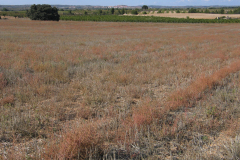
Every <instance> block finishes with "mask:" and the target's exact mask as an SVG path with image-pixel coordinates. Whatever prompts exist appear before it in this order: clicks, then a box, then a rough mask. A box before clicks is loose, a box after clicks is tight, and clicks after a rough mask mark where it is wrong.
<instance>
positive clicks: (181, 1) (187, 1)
mask: <svg viewBox="0 0 240 160" xmlns="http://www.w3.org/2000/svg"><path fill="white" fill-rule="evenodd" d="M24 4H50V5H54V4H62V5H100V6H115V5H128V6H138V5H161V6H192V5H193V6H195V5H198V6H199V5H200V6H208V5H228V6H232V5H237V6H240V0H67V1H66V0H7V1H6V0H0V5H24Z"/></svg>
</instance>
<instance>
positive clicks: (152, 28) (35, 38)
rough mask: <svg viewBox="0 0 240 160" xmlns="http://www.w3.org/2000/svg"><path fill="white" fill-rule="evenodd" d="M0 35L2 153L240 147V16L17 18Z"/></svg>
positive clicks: (87, 154) (77, 154) (180, 152)
mask: <svg viewBox="0 0 240 160" xmlns="http://www.w3.org/2000/svg"><path fill="white" fill-rule="evenodd" d="M0 40H1V45H0V57H1V59H0V105H1V106H0V127H1V130H0V141H1V145H0V158H2V159H14V158H16V157H17V156H18V157H23V159H25V158H26V159H27V158H32V159H41V158H45V159H49V158H52V159H111V158H113V159H114V158H116V159H134V158H135V159H168V158H174V157H175V158H177V159H211V157H215V158H222V157H221V156H225V157H223V158H229V157H231V156H232V157H235V158H236V157H238V156H239V155H238V154H237V153H238V150H239V148H238V144H239V143H238V141H237V140H238V139H237V138H236V139H235V140H233V138H234V137H238V136H239V134H240V130H239V127H238V126H239V118H240V114H239V113H240V110H239V107H238V106H239V93H240V92H239V86H240V83H239V73H240V72H239V70H240V66H239V64H240V63H239V55H240V53H239V50H240V46H239V24H155V23H104V22H101V23H95V22H64V21H60V22H43V21H29V20H22V19H14V20H4V21H1V26H0ZM220 135H221V136H222V137H223V138H226V139H229V141H222V143H217V141H215V140H214V139H217V138H221V136H220ZM231 140H232V141H231ZM218 142H220V141H218ZM230 142H232V143H230ZM223 144H224V147H223V148H222V149H221V150H218V147H220V146H222V145H223ZM213 145H214V146H215V147H213ZM209 148H211V151H214V154H212V153H213V152H211V154H210V152H204V151H206V150H208V149H209ZM220 152H221V153H220Z"/></svg>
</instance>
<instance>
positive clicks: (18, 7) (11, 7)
mask: <svg viewBox="0 0 240 160" xmlns="http://www.w3.org/2000/svg"><path fill="white" fill-rule="evenodd" d="M51 5H52V6H55V7H57V8H59V9H99V8H102V9H104V8H128V9H131V8H141V6H140V5H139V6H127V5H117V6H99V5H96V6H94V5H54V4H51ZM30 6H31V4H28V5H0V11H1V10H2V9H3V8H7V9H8V10H10V11H20V10H27V9H29V8H30ZM148 6H149V8H237V7H239V6H220V5H213V6H160V5H148Z"/></svg>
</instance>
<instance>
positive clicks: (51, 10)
mask: <svg viewBox="0 0 240 160" xmlns="http://www.w3.org/2000/svg"><path fill="white" fill-rule="evenodd" d="M27 16H28V17H29V18H30V19H31V20H53V21H59V18H60V16H59V14H58V9H57V8H56V7H51V5H47V4H43V5H40V4H38V5H35V4H34V5H32V6H31V7H30V10H27Z"/></svg>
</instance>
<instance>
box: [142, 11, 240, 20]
mask: <svg viewBox="0 0 240 160" xmlns="http://www.w3.org/2000/svg"><path fill="white" fill-rule="evenodd" d="M140 16H158V17H172V18H186V17H189V18H194V19H215V18H217V17H223V16H225V17H227V16H228V17H231V18H240V14H206V13H176V12H174V13H171V12H169V13H157V11H155V13H154V14H153V13H152V12H151V13H150V14H146V15H140Z"/></svg>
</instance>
